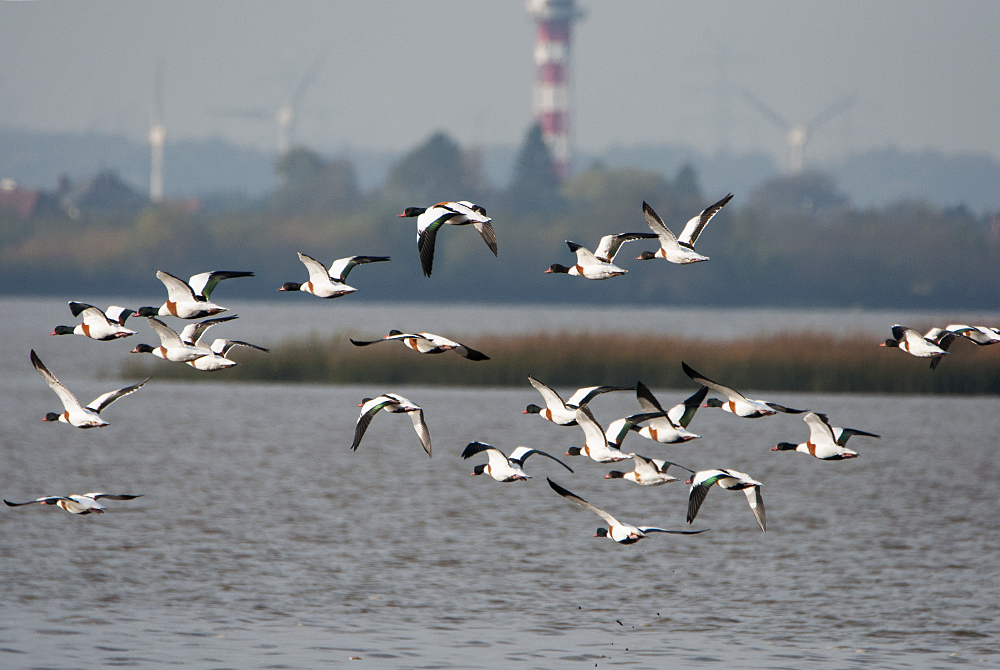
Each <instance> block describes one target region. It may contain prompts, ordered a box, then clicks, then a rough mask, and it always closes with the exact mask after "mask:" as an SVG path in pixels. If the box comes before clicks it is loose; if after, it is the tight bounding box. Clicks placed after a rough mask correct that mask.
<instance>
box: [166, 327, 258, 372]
mask: <svg viewBox="0 0 1000 670" xmlns="http://www.w3.org/2000/svg"><path fill="white" fill-rule="evenodd" d="M235 318H237V317H236V315H233V316H225V317H220V318H217V319H205V320H204V321H199V322H198V323H192V324H189V325H187V326H185V327H184V330H182V331H181V332H180V338H181V342H183V343H184V344H187V345H190V346H192V347H196V348H197V349H199V350H201V351H204V352H205V355H204V356H202V357H200V358H196V359H194V360H191V361H186V363H187V364H188V365H190V366H191V367H193V368H194V369H196V370H202V371H204V372H214V371H216V370H224V369H226V368H231V367H233V366H235V365H236V361H233V360H230V359H229V358H226V354H228V353H229V350H230V349H232V348H233V347H236V346H240V347H248V348H250V349H256V350H257V351H263V352H267V351H269V350H268V349H265V348H264V347H259V346H257V345H256V344H250V343H249V342H243V341H242V340H229V339H216V340H214V341H213V342H212V344H211V345H206V344H205V343H204V342H202V336H203V335H204V334H205V332H206V331H207V330H208V329H209V328H211V327H212V326H214V325H216V324H219V323H225V322H227V321H232V320H233V319H235Z"/></svg>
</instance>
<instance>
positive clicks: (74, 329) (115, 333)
mask: <svg viewBox="0 0 1000 670" xmlns="http://www.w3.org/2000/svg"><path fill="white" fill-rule="evenodd" d="M69 309H70V311H71V312H72V313H73V316H78V317H80V316H82V317H83V323H79V324H77V325H76V326H56V327H55V330H53V331H52V332H51V333H49V334H50V335H83V336H84V337H89V338H90V339H92V340H98V341H100V342H107V341H108V340H117V339H119V338H122V337H129V336H130V335H135V331H134V330H129V329H128V328H126V327H125V321H126V320H127V319H128V318H129V316H131V315H133V314H135V310H131V309H125V308H124V307H119V306H118V305H111V306H110V307H108V309H107V311H105V312H102V311H101V310H100V309H98V308H97V307H94V306H93V305H88V304H86V303H83V302H72V301H71V302H70V303H69Z"/></svg>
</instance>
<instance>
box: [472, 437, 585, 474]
mask: <svg viewBox="0 0 1000 670" xmlns="http://www.w3.org/2000/svg"><path fill="white" fill-rule="evenodd" d="M484 451H485V452H486V455H487V456H488V457H489V459H490V460H489V461H488V462H487V463H483V464H481V465H477V466H476V467H475V468H473V470H472V473H471V474H472V475H481V474H487V475H489V476H490V477H492V478H493V479H495V480H497V481H498V482H517V481H524V480H525V479H531V475H529V474H527V473H526V472H525V471H524V470H523V469H522V468H524V461H526V460H527V459H528V457H529V456H533V455H534V454H538V455H539V456H545V457H546V458H551V459H552V460H553V461H555V462H556V463H558V464H559V465H561V466H563V467H564V468H566V469H567V470H569V471H570V472H573V468H571V467H569V466H568V465H566V464H565V463H563V462H562V461H560V460H559V459H558V458H556V457H555V456H552V455H551V454H547V453H545V452H544V451H541V450H539V449H532V448H531V447H518V448H517V449H515V450H514V451H512V452H511V454H510V456H505V455H504V453H503V452H502V451H500V450H499V449H497V448H496V447H494V446H491V445H489V444H485V443H484V442H469V444H467V445H466V446H465V449H464V450H463V451H462V458H466V459H467V458H471V457H472V456H475V455H476V454H479V453H482V452H484Z"/></svg>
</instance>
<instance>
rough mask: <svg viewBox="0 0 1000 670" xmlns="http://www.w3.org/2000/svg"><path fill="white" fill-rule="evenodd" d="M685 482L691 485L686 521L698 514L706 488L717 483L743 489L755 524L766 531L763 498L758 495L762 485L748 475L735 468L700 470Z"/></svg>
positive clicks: (689, 521)
mask: <svg viewBox="0 0 1000 670" xmlns="http://www.w3.org/2000/svg"><path fill="white" fill-rule="evenodd" d="M685 483H687V484H690V485H691V491H690V493H689V494H688V513H687V522H688V523H693V522H694V519H695V517H696V516H698V510H699V509H701V504H702V503H703V502H705V496H707V495H708V490H709V489H710V488H712V485H713V484H718V485H719V486H720V487H722V488H724V489H726V490H727V491H743V493H745V494H746V496H747V501H748V502H749V503H750V509H751V510H753V515H754V518H756V519H757V525H759V526H760V529H761V531H762V532H764V533H766V532H767V529H766V527H765V526H766V521H767V520H766V519H765V517H764V499H763V498H761V496H760V487H761V486H763V485H762V484H761V483H760V482H758V481H757V480H755V479H753V478H751V477H750V475H748V474H746V473H744V472H737V471H736V470H724V469H719V470H701V471H699V472H696V473H694V474H693V475H691V477H690V479H688V480H687V482H685Z"/></svg>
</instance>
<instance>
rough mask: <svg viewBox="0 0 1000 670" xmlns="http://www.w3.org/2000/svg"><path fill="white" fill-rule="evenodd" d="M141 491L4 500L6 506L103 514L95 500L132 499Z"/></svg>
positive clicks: (140, 494)
mask: <svg viewBox="0 0 1000 670" xmlns="http://www.w3.org/2000/svg"><path fill="white" fill-rule="evenodd" d="M142 496H143V494H142V493H138V494H136V495H131V494H128V493H119V494H112V493H96V492H95V493H84V494H83V495H80V494H76V493H74V494H72V495H68V496H45V497H44V498H36V499H35V500H29V501H27V502H11V501H9V500H6V499H5V500H4V503H5V504H6V505H7V507H20V506H21V505H33V504H35V503H38V504H39V505H57V506H59V507H61V508H63V509H64V510H66V511H67V512H69V513H70V514H93V513H96V514H104V510H105V509H107V508H106V507H104V505H102V504H100V503H99V502H97V501H98V500H101V499H107V500H134V499H136V498H141V497H142Z"/></svg>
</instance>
